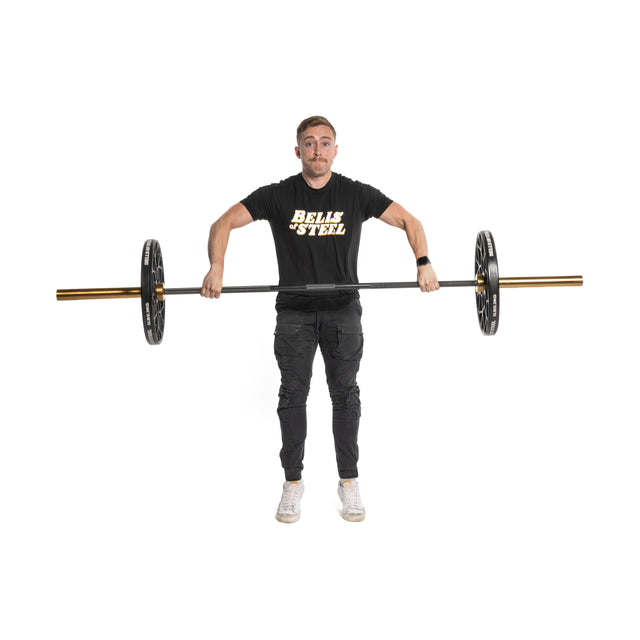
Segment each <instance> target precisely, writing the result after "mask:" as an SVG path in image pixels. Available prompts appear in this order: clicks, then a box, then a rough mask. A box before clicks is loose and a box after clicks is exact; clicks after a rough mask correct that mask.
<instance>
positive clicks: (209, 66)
mask: <svg viewBox="0 0 640 640" xmlns="http://www.w3.org/2000/svg"><path fill="white" fill-rule="evenodd" d="M632 5H633V3H631V2H616V1H611V0H609V1H608V2H596V1H594V2H588V1H587V2H584V1H583V2H577V1H568V0H554V1H553V2H547V1H542V2H507V1H504V2H496V1H492V2H459V1H454V2H446V3H445V2H440V3H431V2H427V3H423V4H422V5H418V3H416V2H405V1H403V0H398V1H395V2H390V3H378V2H367V3H364V2H347V1H346V0H342V1H341V2H333V1H330V0H329V1H326V2H323V3H301V2H279V1H277V0H274V1H273V2H268V3H267V2H265V3H261V4H259V3H253V2H244V1H242V0H239V1H236V2H234V3H213V2H188V1H186V2H180V3H177V2H175V3H174V2H144V1H140V0H127V1H126V2H120V1H111V2H81V1H77V2H70V1H59V2H33V1H32V2H30V1H28V0H24V1H21V2H17V1H14V2H11V1H9V2H6V3H3V5H2V10H1V11H0V64H1V65H2V66H1V76H0V90H1V91H2V99H1V100H0V116H1V118H0V127H1V140H0V154H1V155H0V158H1V167H0V168H1V176H0V179H1V181H2V182H1V185H0V188H1V192H0V197H1V202H0V205H1V213H2V227H1V235H0V237H1V242H2V250H1V252H0V260H1V271H2V275H3V277H2V282H3V284H2V303H1V304H2V314H1V316H0V322H1V323H2V332H1V335H2V355H1V363H2V372H3V382H2V387H1V393H2V404H1V411H2V432H1V443H0V445H1V446H0V481H1V484H0V519H1V527H0V536H1V543H0V562H1V565H0V588H1V593H0V603H1V604H0V607H2V615H1V616H0V633H1V635H2V637H3V638H6V639H11V640H14V639H19V638H29V639H31V638H65V639H66V640H71V639H75V638H82V639H87V638H91V639H92V640H95V639H99V638H109V639H112V638H119V639H122V640H124V639H125V638H126V639H128V638H135V639H136V640H139V639H141V638H153V639H154V640H155V639H159V638H189V639H191V640H195V639H199V638H212V637H218V638H225V639H235V638H248V637H277V636H281V635H282V636H284V635H287V636H289V635H291V636H294V635H295V636H297V637H301V638H326V637H333V638H354V637H358V638H368V637H371V636H372V634H373V633H374V632H375V633H377V634H378V635H379V636H380V637H391V636H392V634H393V636H394V637H403V638H434V639H438V640H439V639H442V640H444V639H462V638H464V639H469V638H485V637H486V638H492V640H497V639H503V638H504V639H513V638H518V639H525V638H536V639H538V638H547V639H551V638H553V639H556V638H557V639H563V640H565V639H567V638H581V639H584V638H603V639H604V638H616V639H617V640H623V639H627V638H629V639H631V638H638V635H639V634H640V622H639V619H638V616H637V604H638V598H639V596H640V593H639V589H638V572H639V570H640V562H639V560H640V557H639V552H638V539H639V534H640V527H639V520H638V486H639V480H640V478H639V475H640V474H639V470H638V466H639V465H638V457H639V456H638V454H639V451H638V444H639V438H638V433H637V432H638V410H637V389H638V376H637V361H638V355H639V348H638V330H637V322H638V320H637V318H638V316H637V313H638V304H637V294H636V290H637V283H636V280H637V277H636V272H637V237H638V230H639V229H638V219H637V217H638V211H639V206H638V205H639V199H640V198H639V196H638V175H639V173H638V171H639V168H640V167H639V161H638V157H639V156H638V154H639V151H638V149H639V146H640V130H639V129H640V127H639V122H640V118H639V117H638V114H640V100H639V92H638V77H639V75H638V72H639V69H638V60H639V59H640V51H639V46H638V29H639V27H640V25H639V24H638V20H637V18H636V17H635V16H634V15H633V13H632V10H631V9H632ZM313 114H322V115H325V116H326V117H328V118H329V119H330V120H331V121H332V122H333V124H334V125H335V127H336V128H337V130H338V145H339V154H338V157H337V159H336V163H335V165H334V169H335V170H336V171H338V172H340V173H343V174H345V175H348V176H349V177H352V178H354V179H359V180H362V181H364V182H368V183H371V184H373V185H375V186H376V187H378V188H379V189H381V190H382V191H383V192H385V193H386V194H387V195H389V196H390V197H392V198H393V199H395V200H397V201H399V202H400V203H402V204H403V205H404V206H405V207H407V208H408V209H409V210H410V211H411V212H413V213H414V214H415V215H417V216H418V217H420V219H421V220H422V221H423V223H424V225H425V228H426V230H427V234H428V238H429V241H430V254H431V257H432V259H433V263H434V266H435V268H436V271H437V273H438V275H439V277H440V278H442V279H469V278H472V277H473V271H472V269H473V266H472V264H473V247H474V242H475V236H476V233H477V232H478V231H479V230H480V229H490V230H491V231H492V232H493V234H494V237H495V240H496V246H497V252H498V256H499V262H500V269H501V275H504V276H509V275H512V276H516V275H573V274H578V273H580V274H582V275H583V276H584V278H585V286H584V287H583V288H582V289H578V288H573V289H538V290H509V291H503V292H502V313H501V318H500V320H501V324H500V329H499V331H498V334H497V335H496V336H495V337H493V338H486V337H483V336H482V335H481V334H480V332H479V330H478V326H477V321H476V317H475V308H474V300H473V294H472V292H471V291H470V290H460V289H447V290H441V291H440V292H438V293H437V294H431V295H429V296H426V295H420V294H419V293H418V292H417V291H390V292H376V291H372V292H365V293H363V294H362V299H363V306H364V308H365V314H364V319H363V320H364V327H365V334H366V353H365V357H364V360H363V365H362V373H361V377H360V384H361V388H362V401H363V418H362V423H361V465H360V476H361V487H362V493H363V498H364V501H365V505H366V508H367V520H366V521H365V522H364V523H362V524H349V523H346V522H344V521H343V520H342V519H341V518H340V517H339V515H338V511H337V510H338V499H337V496H336V486H337V476H336V470H335V462H334V453H333V444H332V441H331V430H330V416H331V413H330V406H329V404H330V403H329V397H328V393H327V391H326V386H325V384H324V376H323V371H322V367H321V361H320V359H318V361H317V366H316V369H315V377H314V384H313V389H312V393H311V395H310V398H309V432H310V433H309V438H308V444H307V457H306V460H305V463H306V469H305V480H306V484H307V493H306V495H305V497H304V500H303V503H302V506H303V515H302V519H301V520H300V522H299V523H298V524H296V525H286V526H285V525H281V524H279V523H277V522H276V521H275V519H274V514H275V509H276V506H277V502H278V499H279V495H280V487H281V482H282V472H281V470H280V467H279V460H278V450H279V445H280V443H279V427H278V422H277V415H276V412H275V407H276V402H277V389H278V383H279V380H278V374H277V369H276V364H275V360H274V358H273V355H272V334H273V326H274V310H273V303H274V297H273V295H271V294H256V295H253V296H248V295H247V296H229V297H223V298H222V299H221V300H218V301H205V300H202V299H201V298H200V297H198V296H189V297H182V298H179V299H176V298H172V299H170V300H169V301H168V309H167V326H166V334H165V339H164V342H163V344H162V345H161V346H159V347H150V346H148V345H147V344H146V342H145V340H144V337H143V331H142V323H141V317H140V315H141V314H140V308H139V302H138V301H136V300H123V301H106V302H100V301H96V302H84V303H81V302H78V303H58V302H56V301H55V297H54V290H55V289H56V288H68V287H85V286H87V287H100V286H137V285H138V282H139V270H140V255H141V252H142V245H143V243H144V241H145V239H146V238H150V237H153V238H157V239H158V240H160V242H161V245H162V249H163V254H164V262H165V268H166V273H167V278H166V280H167V286H169V287H171V286H173V287H178V286H199V284H200V283H201V281H202V277H203V276H204V273H205V272H206V270H207V267H208V264H207V256H206V240H207V236H208V230H209V226H210V224H211V223H212V222H213V221H214V220H215V219H216V218H217V217H218V216H219V215H220V214H222V213H223V212H224V211H225V210H226V209H227V208H228V207H229V206H230V205H232V204H234V203H235V202H237V201H238V200H240V199H241V198H243V197H244V196H246V195H247V194H248V193H249V192H251V191H252V190H253V189H255V188H257V187H258V186H261V185H263V184H267V183H270V182H274V181H277V180H280V179H282V178H284V177H286V176H289V175H291V174H293V173H296V172H297V171H299V161H297V160H296V158H295V156H294V153H293V148H294V145H295V138H294V132H295V127H296V126H297V124H298V122H299V121H300V120H302V119H303V118H305V117H307V116H309V115H313ZM413 264H414V262H413V256H412V254H411V251H410V249H409V247H408V244H407V243H406V239H405V237H404V234H402V232H399V231H398V230H395V229H392V228H391V227H387V226H386V225H384V224H382V223H379V222H377V221H370V222H368V223H367V224H366V225H365V231H364V233H363V240H362V246H361V254H360V267H359V275H360V279H361V280H362V281H372V280H409V279H412V278H414V277H415V271H414V267H413ZM276 281H277V270H276V265H275V253H274V250H273V246H272V240H271V236H270V231H269V227H268V225H267V224H265V223H258V224H254V225H250V226H249V227H247V228H245V229H242V230H239V231H237V232H234V233H233V234H232V238H231V242H230V245H229V250H228V253H227V264H226V277H225V284H228V285H231V284H270V283H274V282H276Z"/></svg>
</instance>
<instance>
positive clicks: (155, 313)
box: [140, 240, 164, 344]
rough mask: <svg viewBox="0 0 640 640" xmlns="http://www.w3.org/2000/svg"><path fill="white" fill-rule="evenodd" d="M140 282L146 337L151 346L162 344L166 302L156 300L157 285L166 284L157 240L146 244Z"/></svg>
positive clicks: (143, 249) (143, 251)
mask: <svg viewBox="0 0 640 640" xmlns="http://www.w3.org/2000/svg"><path fill="white" fill-rule="evenodd" d="M140 281H141V285H140V289H141V291H140V294H141V295H140V298H141V300H142V324H143V326H144V337H145V338H146V339H147V342H148V343H149V344H160V343H161V342H162V335H163V333H164V300H158V299H157V298H156V285H158V284H164V265H163V263H162V251H161V250H160V243H159V242H158V241H157V240H147V241H146V242H145V243H144V246H143V248H142V270H141V274H140Z"/></svg>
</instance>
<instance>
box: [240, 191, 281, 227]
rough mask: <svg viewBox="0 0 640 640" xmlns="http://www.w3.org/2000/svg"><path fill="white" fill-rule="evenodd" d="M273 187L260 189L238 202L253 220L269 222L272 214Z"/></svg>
mask: <svg viewBox="0 0 640 640" xmlns="http://www.w3.org/2000/svg"><path fill="white" fill-rule="evenodd" d="M272 187H273V185H268V186H266V187H260V188H259V189H256V190H255V191H254V192H253V193H251V194H249V195H248V196H247V197H246V198H245V199H244V200H241V201H240V202H241V203H242V204H243V205H244V206H245V207H246V208H247V211H248V212H249V213H250V214H251V217H252V218H253V219H254V220H270V219H271V216H272V213H273V188H272Z"/></svg>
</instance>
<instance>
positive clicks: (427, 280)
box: [418, 264, 440, 292]
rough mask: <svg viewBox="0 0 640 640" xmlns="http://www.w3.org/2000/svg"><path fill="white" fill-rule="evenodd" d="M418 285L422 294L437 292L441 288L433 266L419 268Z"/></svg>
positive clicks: (427, 265)
mask: <svg viewBox="0 0 640 640" xmlns="http://www.w3.org/2000/svg"><path fill="white" fill-rule="evenodd" d="M418 285H419V286H420V291H422V292H425V291H437V290H438V289H439V288H440V285H439V284H438V278H437V277H436V272H435V271H434V270H433V267H432V266H431V264H426V265H424V266H423V267H418Z"/></svg>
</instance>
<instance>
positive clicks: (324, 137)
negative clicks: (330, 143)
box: [304, 136, 333, 140]
mask: <svg viewBox="0 0 640 640" xmlns="http://www.w3.org/2000/svg"><path fill="white" fill-rule="evenodd" d="M304 139H305V140H315V137H314V136H307V137H306V138H304ZM320 140H333V138H331V137H330V136H321V137H320Z"/></svg>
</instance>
